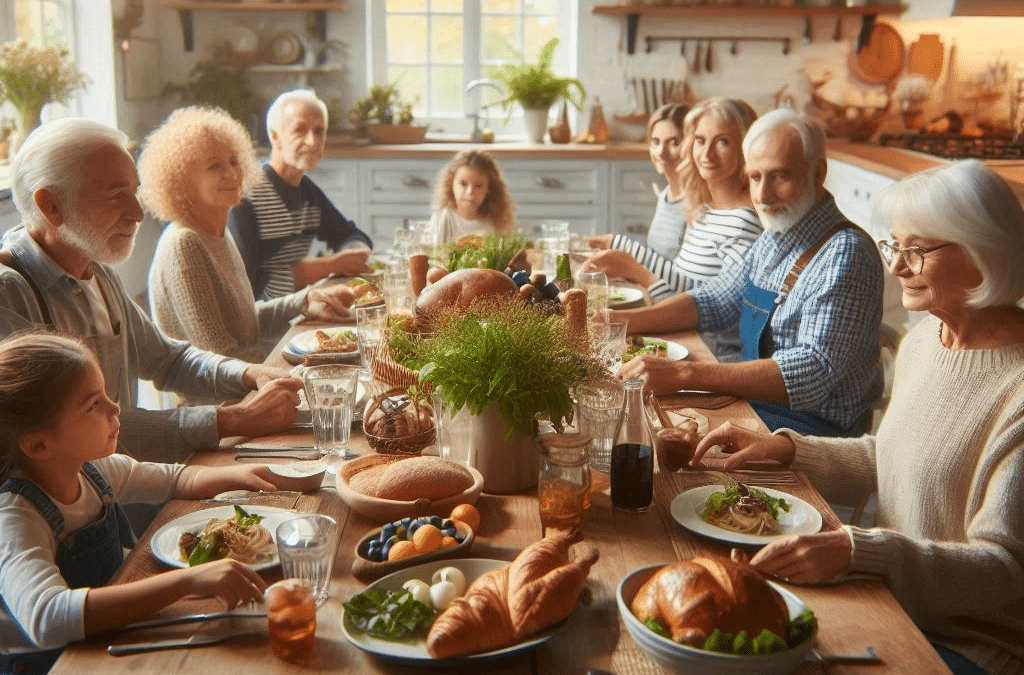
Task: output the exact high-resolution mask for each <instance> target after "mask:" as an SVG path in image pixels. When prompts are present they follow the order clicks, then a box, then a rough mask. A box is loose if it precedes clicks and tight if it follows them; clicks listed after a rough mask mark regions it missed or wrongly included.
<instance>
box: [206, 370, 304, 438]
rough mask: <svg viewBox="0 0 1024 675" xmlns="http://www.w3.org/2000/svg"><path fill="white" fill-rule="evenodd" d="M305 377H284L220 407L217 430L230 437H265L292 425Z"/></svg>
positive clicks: (222, 436)
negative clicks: (301, 378)
mask: <svg viewBox="0 0 1024 675" xmlns="http://www.w3.org/2000/svg"><path fill="white" fill-rule="evenodd" d="M301 388H302V380H300V379H299V378H297V377H284V378H279V379H275V380H271V381H269V382H267V383H266V384H264V385H263V386H261V387H260V388H259V389H258V390H257V391H256V393H255V394H254V395H251V396H247V397H245V398H244V399H243V400H241V401H238V402H236V403H225V404H224V405H222V406H221V407H219V408H218V409H217V431H218V433H219V434H220V437H221V438H225V437H229V436H264V435H266V434H269V433H272V432H274V431H279V430H280V429H283V428H284V427H286V426H288V425H289V424H292V423H293V422H294V421H295V418H296V417H297V416H298V413H297V411H296V406H298V405H299V394H298V391H299V389H301Z"/></svg>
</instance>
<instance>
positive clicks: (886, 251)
mask: <svg viewBox="0 0 1024 675" xmlns="http://www.w3.org/2000/svg"><path fill="white" fill-rule="evenodd" d="M952 243H953V242H951V241H947V242H946V243H945V244H939V245H938V246H932V247H931V248H922V247H920V246H906V247H904V246H902V245H901V244H900V243H899V242H895V241H887V240H885V239H883V240H882V241H880V242H878V250H879V251H880V252H881V253H882V260H884V261H885V264H886V265H888V266H889V267H890V268H892V266H893V263H895V262H896V256H902V257H903V262H905V263H907V267H909V268H910V271H911V272H913V273H914V274H920V273H921V271H922V270H923V269H924V257H925V256H926V255H928V254H929V253H931V252H932V251H938V250H939V249H940V248H943V247H944V246H949V245H950V244H952Z"/></svg>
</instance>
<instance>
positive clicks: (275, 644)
mask: <svg viewBox="0 0 1024 675" xmlns="http://www.w3.org/2000/svg"><path fill="white" fill-rule="evenodd" d="M263 597H264V599H265V600H266V603H267V633H268V635H269V637H270V649H271V650H272V651H273V652H274V656H276V657H277V658H279V659H284V660H285V661H291V662H293V663H302V664H305V663H309V661H310V659H312V658H313V648H314V647H315V646H316V599H315V598H314V597H313V589H312V587H311V586H310V585H309V583H308V582H306V581H303V580H302V579H282V580H281V581H278V582H277V583H275V584H271V585H270V586H268V587H267V590H265V591H264V592H263Z"/></svg>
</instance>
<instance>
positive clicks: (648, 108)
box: [640, 77, 651, 115]
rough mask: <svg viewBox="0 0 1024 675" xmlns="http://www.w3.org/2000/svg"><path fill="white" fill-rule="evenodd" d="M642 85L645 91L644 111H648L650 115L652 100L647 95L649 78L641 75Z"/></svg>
mask: <svg viewBox="0 0 1024 675" xmlns="http://www.w3.org/2000/svg"><path fill="white" fill-rule="evenodd" d="M640 87H641V88H642V89H643V91H644V112H645V113H647V114H648V115H650V114H651V101H650V99H649V98H648V97H647V78H646V77H641V78H640Z"/></svg>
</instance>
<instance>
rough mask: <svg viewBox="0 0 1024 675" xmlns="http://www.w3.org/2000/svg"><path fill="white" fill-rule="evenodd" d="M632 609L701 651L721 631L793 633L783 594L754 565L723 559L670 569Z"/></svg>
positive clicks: (647, 588)
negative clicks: (706, 642)
mask: <svg viewBox="0 0 1024 675" xmlns="http://www.w3.org/2000/svg"><path fill="white" fill-rule="evenodd" d="M630 609H632V611H633V614H634V615H635V616H636V617H637V618H638V619H640V620H641V621H644V620H646V619H648V618H654V619H656V620H657V621H658V622H659V623H661V624H662V625H663V626H665V627H666V628H667V629H668V631H669V634H670V635H671V636H672V639H673V640H675V641H676V642H679V643H682V644H687V645H692V646H698V647H699V646H701V645H703V644H704V640H705V639H707V637H708V636H710V635H711V633H712V632H714V630H715V629H716V628H718V629H721V630H722V631H724V632H726V633H732V634H737V633H739V632H740V631H746V632H747V635H751V636H755V635H759V634H760V633H761V631H762V630H763V629H768V630H770V631H771V632H773V633H775V634H776V635H778V636H780V637H782V638H783V639H785V638H786V636H787V635H788V634H789V610H788V609H787V607H786V601H785V600H783V599H782V596H781V595H780V594H779V593H778V592H777V591H776V590H775V589H774V588H772V587H771V586H769V585H768V582H767V581H765V580H764V577H762V576H761V575H760V574H759V573H758V572H757V570H755V569H754V568H753V567H751V566H750V565H748V564H746V563H739V562H733V561H731V560H725V559H720V558H693V559H692V560H683V561H680V562H676V563H672V564H671V565H666V566H665V567H663V568H661V569H660V570H658V571H657V572H656V573H655V574H654V576H652V577H651V578H650V579H649V580H648V581H647V583H645V584H644V585H643V586H641V587H640V590H639V591H637V594H636V596H635V597H634V598H633V602H632V604H631V606H630Z"/></svg>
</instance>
